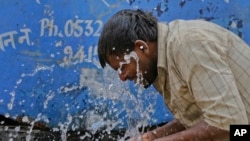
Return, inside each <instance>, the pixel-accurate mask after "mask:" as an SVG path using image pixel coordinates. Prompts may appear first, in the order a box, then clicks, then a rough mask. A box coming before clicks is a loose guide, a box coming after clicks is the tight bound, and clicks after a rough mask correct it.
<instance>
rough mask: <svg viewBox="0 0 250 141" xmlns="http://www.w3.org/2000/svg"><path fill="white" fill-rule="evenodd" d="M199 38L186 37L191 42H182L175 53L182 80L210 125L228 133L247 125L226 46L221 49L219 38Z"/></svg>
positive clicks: (206, 36)
mask: <svg viewBox="0 0 250 141" xmlns="http://www.w3.org/2000/svg"><path fill="white" fill-rule="evenodd" d="M201 35H202V34H201ZM201 35H200V34H198V35H195V34H193V35H192V36H189V38H191V39H189V40H186V41H185V40H183V42H182V44H181V46H180V47H179V48H178V50H177V51H176V52H175V53H176V54H175V64H176V65H177V68H178V70H179V73H180V75H181V76H182V79H184V81H186V84H187V87H188V89H189V92H190V93H191V95H193V97H194V101H195V103H196V104H197V106H198V107H199V108H200V109H201V111H202V116H203V118H204V120H205V121H206V122H207V123H208V124H209V125H211V126H215V127H218V128H221V129H224V130H229V125H230V124H246V123H248V120H247V115H246V109H245V106H244V104H243V101H242V99H241V96H240V94H239V91H238V88H237V85H236V82H235V78H234V75H233V73H232V71H231V68H230V64H229V63H228V62H227V49H226V48H227V47H226V45H225V46H223V45H222V41H220V39H212V38H213V37H209V36H208V35H205V33H204V38H203V37H201Z"/></svg>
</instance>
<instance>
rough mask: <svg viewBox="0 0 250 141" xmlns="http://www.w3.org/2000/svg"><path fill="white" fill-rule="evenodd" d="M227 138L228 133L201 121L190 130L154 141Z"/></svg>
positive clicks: (197, 140) (192, 140)
mask: <svg viewBox="0 0 250 141" xmlns="http://www.w3.org/2000/svg"><path fill="white" fill-rule="evenodd" d="M228 137H229V132H228V131H224V130H221V129H219V128H216V127H213V126H210V125H208V124H207V123H206V122H205V121H201V122H199V123H198V124H196V125H195V126H193V127H191V128H188V129H186V130H183V131H180V132H177V133H174V134H172V135H169V136H165V137H163V138H159V139H157V140H156V141H213V140H215V139H224V138H228Z"/></svg>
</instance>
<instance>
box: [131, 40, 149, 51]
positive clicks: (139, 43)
mask: <svg viewBox="0 0 250 141" xmlns="http://www.w3.org/2000/svg"><path fill="white" fill-rule="evenodd" d="M134 51H135V52H142V53H146V54H148V53H149V46H148V44H147V43H146V42H145V41H143V40H136V41H135V45H134Z"/></svg>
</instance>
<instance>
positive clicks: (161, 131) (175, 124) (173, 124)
mask: <svg viewBox="0 0 250 141" xmlns="http://www.w3.org/2000/svg"><path fill="white" fill-rule="evenodd" d="M183 130H185V127H184V126H183V125H182V124H181V123H180V122H179V121H177V120H176V119H174V120H172V121H170V122H169V123H167V124H165V125H163V126H161V127H159V128H156V129H155V130H152V131H150V132H151V133H153V134H154V136H155V137H157V138H161V137H165V136H168V135H171V134H174V133H176V132H180V131H183Z"/></svg>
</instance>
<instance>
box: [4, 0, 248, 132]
mask: <svg viewBox="0 0 250 141" xmlns="http://www.w3.org/2000/svg"><path fill="white" fill-rule="evenodd" d="M124 8H131V9H136V8H141V9H143V10H147V11H151V12H153V14H154V15H155V16H157V18H158V19H159V21H162V22H168V21H171V20H174V19H198V18H203V19H206V20H208V21H211V22H214V23H217V24H219V25H221V26H223V27H225V28H227V29H229V30H231V31H233V32H234V33H235V34H237V35H238V36H240V37H241V38H242V39H243V40H245V41H246V42H247V43H248V44H250V18H249V13H250V1H249V0H241V1H237V0H147V1H144V0H127V1H125V0H124V1H121V0H74V1H72V0H63V1H62V0H54V1H49V0H25V1H18V0H1V2H0V19H1V22H0V74H1V77H0V114H2V115H5V116H6V117H12V118H16V117H18V116H22V117H26V116H28V117H31V118H33V119H35V120H37V121H43V122H46V123H47V124H48V126H50V127H58V126H65V127H69V126H70V127H69V128H91V129H96V128H100V127H102V126H103V123H105V124H108V123H109V122H111V123H112V125H113V126H114V128H116V127H122V128H123V127H126V128H127V127H130V126H136V125H137V124H138V123H141V124H145V125H146V124H159V123H162V122H166V121H169V120H171V119H172V115H171V114H170V112H169V111H168V109H167V108H166V107H165V105H164V102H163V100H162V97H161V96H160V95H158V93H157V92H156V91H155V90H154V88H152V87H151V88H150V89H148V90H145V91H143V92H142V95H141V92H140V91H139V90H138V89H137V88H134V86H133V85H132V84H130V83H122V82H120V81H119V79H118V78H117V74H116V73H115V72H113V71H112V70H110V69H105V70H102V69H101V68H100V65H99V62H98V57H97V40H98V37H99V34H100V32H101V29H102V26H103V24H104V23H105V21H106V20H107V19H108V18H109V17H110V16H111V15H112V14H114V13H115V12H117V11H118V10H121V9H124ZM135 105H139V106H135ZM135 107H136V108H135ZM23 119H24V118H23ZM139 121H140V122H139ZM141 121H143V122H141ZM87 123H88V124H87ZM114 123H117V124H114ZM86 124H87V125H86Z"/></svg>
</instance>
